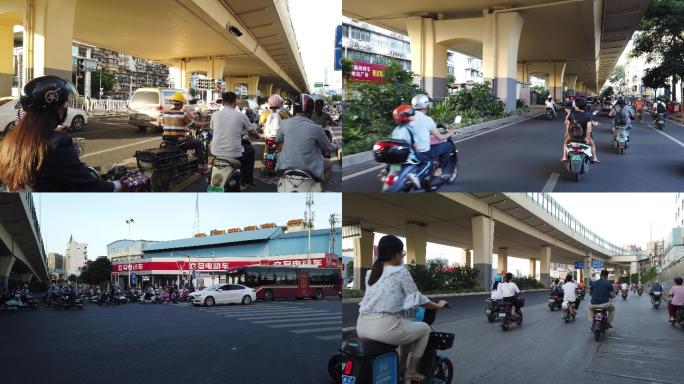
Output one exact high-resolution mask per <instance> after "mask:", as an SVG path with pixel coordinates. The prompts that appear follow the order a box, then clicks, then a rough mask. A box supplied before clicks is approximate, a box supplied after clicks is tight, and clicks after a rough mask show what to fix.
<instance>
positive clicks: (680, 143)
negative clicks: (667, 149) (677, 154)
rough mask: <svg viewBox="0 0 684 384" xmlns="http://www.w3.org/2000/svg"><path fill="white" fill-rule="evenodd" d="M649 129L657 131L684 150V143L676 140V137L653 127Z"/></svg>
mask: <svg viewBox="0 0 684 384" xmlns="http://www.w3.org/2000/svg"><path fill="white" fill-rule="evenodd" d="M649 128H651V130H653V131H656V132H658V133H660V134H661V135H663V136H665V137H667V138H668V139H670V140H672V141H674V142H675V143H677V144H679V146H680V147H682V148H684V143H682V142H681V141H679V140H677V139H675V138H674V137H672V136H670V135H668V134H667V133H665V132H663V131H661V130H658V129H655V128H653V127H649Z"/></svg>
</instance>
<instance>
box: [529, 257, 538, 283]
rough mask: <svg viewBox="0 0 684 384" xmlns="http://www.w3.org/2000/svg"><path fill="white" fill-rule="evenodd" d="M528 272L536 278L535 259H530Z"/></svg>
mask: <svg viewBox="0 0 684 384" xmlns="http://www.w3.org/2000/svg"><path fill="white" fill-rule="evenodd" d="M528 273H529V274H530V276H532V277H534V278H535V279H536V278H537V259H530V267H529V270H528Z"/></svg>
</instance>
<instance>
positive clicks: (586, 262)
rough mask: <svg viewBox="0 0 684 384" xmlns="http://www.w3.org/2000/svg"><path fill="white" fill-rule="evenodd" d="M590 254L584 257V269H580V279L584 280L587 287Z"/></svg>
mask: <svg viewBox="0 0 684 384" xmlns="http://www.w3.org/2000/svg"><path fill="white" fill-rule="evenodd" d="M591 256H592V254H591V252H590V253H588V254H587V256H585V257H584V269H582V278H583V279H584V284H585V285H586V286H587V287H588V286H589V282H590V281H591Z"/></svg>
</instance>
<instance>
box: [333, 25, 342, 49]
mask: <svg viewBox="0 0 684 384" xmlns="http://www.w3.org/2000/svg"><path fill="white" fill-rule="evenodd" d="M343 32H344V28H343V27H342V26H341V25H338V26H337V27H336V28H335V48H342V33H343Z"/></svg>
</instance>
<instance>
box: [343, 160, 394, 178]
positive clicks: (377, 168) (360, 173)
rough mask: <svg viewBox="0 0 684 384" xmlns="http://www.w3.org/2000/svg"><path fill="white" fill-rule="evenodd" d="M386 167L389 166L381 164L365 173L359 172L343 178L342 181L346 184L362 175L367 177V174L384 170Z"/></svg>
mask: <svg viewBox="0 0 684 384" xmlns="http://www.w3.org/2000/svg"><path fill="white" fill-rule="evenodd" d="M386 166H387V165H385V164H380V165H376V166H374V167H372V168H368V169H364V170H363V171H358V172H354V173H352V174H350V175H347V176H342V181H343V182H344V181H346V180H349V179H353V178H356V177H359V176H361V175H365V174H366V173H369V172H373V171H379V170H380V169H382V168H384V167H386Z"/></svg>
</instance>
